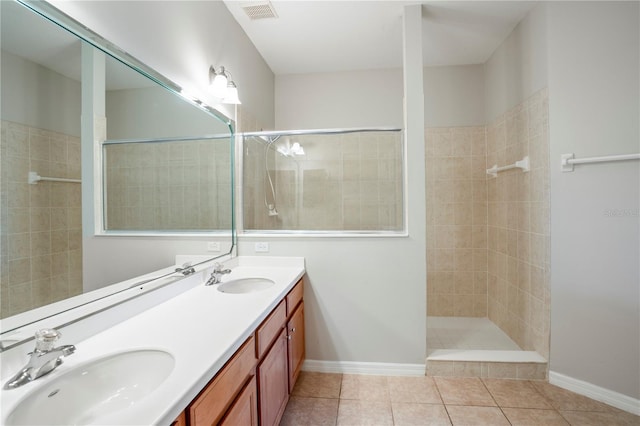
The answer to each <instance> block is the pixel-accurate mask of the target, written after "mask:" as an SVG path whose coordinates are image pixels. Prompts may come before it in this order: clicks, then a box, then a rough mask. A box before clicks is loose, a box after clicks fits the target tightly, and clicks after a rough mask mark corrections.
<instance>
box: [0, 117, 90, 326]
mask: <svg viewBox="0 0 640 426" xmlns="http://www.w3.org/2000/svg"><path fill="white" fill-rule="evenodd" d="M0 142H1V143H0V155H1V166H0V167H1V170H2V176H1V179H0V181H1V186H2V187H1V191H0V197H1V200H0V205H1V206H2V207H1V217H0V219H1V220H0V238H1V239H2V241H0V246H1V247H2V252H1V253H0V260H1V265H0V287H1V291H2V292H1V312H0V317H2V318H4V317H7V316H10V315H14V314H17V313H20V312H23V311H26V310H29V309H32V308H33V307H36V306H40V305H43V304H47V303H52V302H55V301H58V300H61V299H65V298H67V297H69V296H73V295H76V294H80V293H81V292H82V202H81V199H82V198H81V197H82V195H81V187H80V185H79V184H77V183H62V182H39V183H38V184H36V185H30V184H29V183H28V180H27V176H28V172H29V171H36V172H38V174H40V175H41V176H52V177H62V178H73V179H80V139H79V138H77V137H73V136H68V135H64V134H60V133H55V132H50V131H47V130H42V129H37V128H33V127H28V126H25V125H22V124H18V123H13V122H7V121H2V123H1V139H0Z"/></svg>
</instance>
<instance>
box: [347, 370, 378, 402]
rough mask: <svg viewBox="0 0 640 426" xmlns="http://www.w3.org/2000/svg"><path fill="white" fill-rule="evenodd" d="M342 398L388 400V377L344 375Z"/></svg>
mask: <svg viewBox="0 0 640 426" xmlns="http://www.w3.org/2000/svg"><path fill="white" fill-rule="evenodd" d="M340 399H358V400H362V401H386V402H388V401H389V387H388V385H387V377H385V376H363V375H356V374H345V375H343V376H342V389H341V390H340Z"/></svg>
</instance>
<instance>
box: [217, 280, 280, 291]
mask: <svg viewBox="0 0 640 426" xmlns="http://www.w3.org/2000/svg"><path fill="white" fill-rule="evenodd" d="M274 284H275V282H274V281H273V280H270V279H267V278H238V279H236V280H231V281H227V282H226V283H222V284H220V285H218V291H221V292H223V293H235V294H241V293H254V292H256V291H262V290H266V289H268V288H269V287H271V286H272V285H274Z"/></svg>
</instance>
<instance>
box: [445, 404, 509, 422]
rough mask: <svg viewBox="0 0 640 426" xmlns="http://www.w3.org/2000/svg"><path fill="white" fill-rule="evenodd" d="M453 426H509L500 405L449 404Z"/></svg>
mask: <svg viewBox="0 0 640 426" xmlns="http://www.w3.org/2000/svg"><path fill="white" fill-rule="evenodd" d="M447 411H448V412H449V418H451V423H452V424H453V426H503V425H504V426H509V421H508V420H507V418H506V417H505V416H504V414H502V411H500V409H499V408H498V407H469V406H462V405H447Z"/></svg>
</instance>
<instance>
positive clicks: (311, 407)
mask: <svg viewBox="0 0 640 426" xmlns="http://www.w3.org/2000/svg"><path fill="white" fill-rule="evenodd" d="M303 425H308V426H311V425H334V426H335V425H339V426H341V425H349V426H359V425H375V426H384V425H420V426H429V425H454V426H455V425H464V426H482V425H491V426H500V425H531V426H538V425H545V426H546V425H575V426H589V425H597V426H609V425H621V426H639V425H640V417H638V416H634V415H632V414H629V413H626V412H624V411H621V410H618V409H616V408H613V407H611V406H608V405H605V404H603V403H600V402H597V401H594V400H592V399H589V398H586V397H584V396H581V395H578V394H575V393H573V392H569V391H567V390H564V389H561V388H559V387H556V386H553V385H550V384H549V383H546V382H541V381H525V380H503V379H479V378H451V377H434V378H432V377H391V376H364V375H352V374H344V375H343V374H326V373H312V372H302V374H301V375H300V378H299V379H298V383H296V386H295V388H294V389H293V392H292V394H291V397H290V399H289V404H288V405H287V409H286V411H285V413H284V416H283V418H282V421H281V423H280V426H303Z"/></svg>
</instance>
